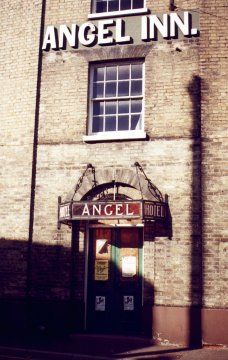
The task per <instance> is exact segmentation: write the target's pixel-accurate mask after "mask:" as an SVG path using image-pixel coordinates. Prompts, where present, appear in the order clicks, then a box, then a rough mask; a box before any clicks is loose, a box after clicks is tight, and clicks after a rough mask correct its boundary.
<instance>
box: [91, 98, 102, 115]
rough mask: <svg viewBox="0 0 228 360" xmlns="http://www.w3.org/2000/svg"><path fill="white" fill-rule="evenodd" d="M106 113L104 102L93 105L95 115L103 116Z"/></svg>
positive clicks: (96, 102)
mask: <svg viewBox="0 0 228 360" xmlns="http://www.w3.org/2000/svg"><path fill="white" fill-rule="evenodd" d="M103 112H104V102H103V101H95V102H94V103H93V115H102V114H103Z"/></svg>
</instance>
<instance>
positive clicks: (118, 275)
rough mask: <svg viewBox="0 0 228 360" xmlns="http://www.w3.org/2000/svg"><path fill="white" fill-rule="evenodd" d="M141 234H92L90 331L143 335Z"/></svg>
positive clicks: (119, 231)
mask: <svg viewBox="0 0 228 360" xmlns="http://www.w3.org/2000/svg"><path fill="white" fill-rule="evenodd" d="M141 308H142V230H141V229H138V228H118V229H112V228H95V229H91V231H90V239H89V263H88V292H87V328H88V330H90V331H94V332H105V333H108V332H111V333H124V334H128V333H129V334H137V333H140V328H141V327H140V322H141Z"/></svg>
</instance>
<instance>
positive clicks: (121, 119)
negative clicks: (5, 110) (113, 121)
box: [118, 115, 129, 130]
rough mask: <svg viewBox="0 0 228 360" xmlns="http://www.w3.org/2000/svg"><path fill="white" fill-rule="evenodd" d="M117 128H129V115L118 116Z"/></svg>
mask: <svg viewBox="0 0 228 360" xmlns="http://www.w3.org/2000/svg"><path fill="white" fill-rule="evenodd" d="M118 130H129V116H128V115H120V116H118Z"/></svg>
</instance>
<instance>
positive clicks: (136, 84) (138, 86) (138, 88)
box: [131, 80, 142, 96]
mask: <svg viewBox="0 0 228 360" xmlns="http://www.w3.org/2000/svg"><path fill="white" fill-rule="evenodd" d="M131 95H132V96H136V95H142V81H141V80H133V81H132V82H131Z"/></svg>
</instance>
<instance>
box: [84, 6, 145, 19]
mask: <svg viewBox="0 0 228 360" xmlns="http://www.w3.org/2000/svg"><path fill="white" fill-rule="evenodd" d="M148 12H149V9H147V8H141V9H129V10H122V11H121V10H120V11H110V12H104V13H93V14H89V15H88V19H101V18H108V17H116V16H130V15H140V14H147V13H148Z"/></svg>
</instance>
